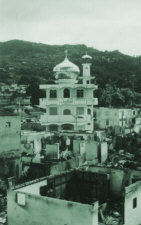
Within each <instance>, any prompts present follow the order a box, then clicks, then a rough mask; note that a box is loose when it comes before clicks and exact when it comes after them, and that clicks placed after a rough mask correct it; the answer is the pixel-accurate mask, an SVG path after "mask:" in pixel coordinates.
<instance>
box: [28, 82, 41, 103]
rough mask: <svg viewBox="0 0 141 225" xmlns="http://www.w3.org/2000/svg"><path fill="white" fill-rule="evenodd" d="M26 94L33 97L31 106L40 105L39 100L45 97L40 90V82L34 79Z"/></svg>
mask: <svg viewBox="0 0 141 225" xmlns="http://www.w3.org/2000/svg"><path fill="white" fill-rule="evenodd" d="M26 94H27V95H28V96H31V104H32V105H39V98H44V97H45V92H44V91H43V90H41V89H39V83H38V80H37V79H35V78H34V80H33V81H32V82H31V83H30V85H29V86H28V88H27V90H26Z"/></svg>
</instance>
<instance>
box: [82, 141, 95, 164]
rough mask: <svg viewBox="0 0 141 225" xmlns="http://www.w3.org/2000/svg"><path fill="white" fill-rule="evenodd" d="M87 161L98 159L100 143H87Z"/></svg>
mask: <svg viewBox="0 0 141 225" xmlns="http://www.w3.org/2000/svg"><path fill="white" fill-rule="evenodd" d="M85 148H86V160H87V161H91V160H94V159H97V158H98V142H96V141H90V142H86V144H85Z"/></svg>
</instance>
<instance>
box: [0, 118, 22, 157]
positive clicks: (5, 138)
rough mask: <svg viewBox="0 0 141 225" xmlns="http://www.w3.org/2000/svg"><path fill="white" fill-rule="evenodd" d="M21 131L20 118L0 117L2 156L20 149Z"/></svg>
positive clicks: (0, 150)
mask: <svg viewBox="0 0 141 225" xmlns="http://www.w3.org/2000/svg"><path fill="white" fill-rule="evenodd" d="M20 130H21V123H20V117H19V116H0V154H1V153H3V152H6V151H9V150H15V149H20Z"/></svg>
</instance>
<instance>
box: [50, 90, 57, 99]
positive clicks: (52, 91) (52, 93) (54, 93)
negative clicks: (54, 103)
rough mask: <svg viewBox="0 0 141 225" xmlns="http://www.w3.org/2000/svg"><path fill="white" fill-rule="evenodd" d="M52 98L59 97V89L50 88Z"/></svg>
mask: <svg viewBox="0 0 141 225" xmlns="http://www.w3.org/2000/svg"><path fill="white" fill-rule="evenodd" d="M50 98H57V91H56V90H50Z"/></svg>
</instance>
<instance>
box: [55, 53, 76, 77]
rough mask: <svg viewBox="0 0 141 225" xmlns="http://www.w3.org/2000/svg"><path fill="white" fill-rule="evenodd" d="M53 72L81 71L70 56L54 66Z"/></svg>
mask: <svg viewBox="0 0 141 225" xmlns="http://www.w3.org/2000/svg"><path fill="white" fill-rule="evenodd" d="M53 72H74V73H80V70H79V67H78V66H76V65H75V64H74V63H72V62H70V61H69V59H68V57H67V56H66V58H65V59H64V61H63V62H62V63H60V64H58V65H57V66H55V67H54V69H53Z"/></svg>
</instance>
